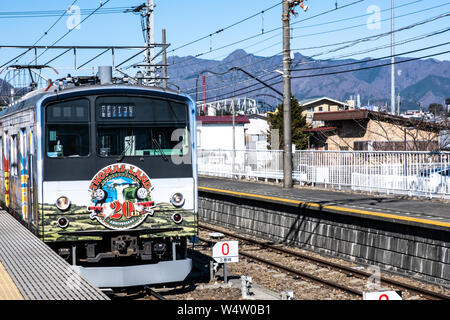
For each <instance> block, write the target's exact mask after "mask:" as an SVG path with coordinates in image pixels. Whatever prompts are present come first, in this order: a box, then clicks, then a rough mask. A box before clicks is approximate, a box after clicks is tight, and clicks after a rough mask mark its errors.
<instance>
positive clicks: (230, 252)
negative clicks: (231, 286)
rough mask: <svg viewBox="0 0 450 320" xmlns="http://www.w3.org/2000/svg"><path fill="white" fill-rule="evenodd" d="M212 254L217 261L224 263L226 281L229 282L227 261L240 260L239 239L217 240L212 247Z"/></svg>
mask: <svg viewBox="0 0 450 320" xmlns="http://www.w3.org/2000/svg"><path fill="white" fill-rule="evenodd" d="M212 251H213V252H212V253H213V254H212V255H213V258H214V260H215V261H216V262H219V263H223V277H224V282H225V283H228V273H227V263H229V262H239V245H238V241H221V242H217V243H216V244H215V245H214V246H213V248H212Z"/></svg>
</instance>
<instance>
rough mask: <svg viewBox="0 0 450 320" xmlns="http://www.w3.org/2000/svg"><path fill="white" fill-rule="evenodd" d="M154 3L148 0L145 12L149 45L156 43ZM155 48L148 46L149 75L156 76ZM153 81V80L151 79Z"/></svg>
mask: <svg viewBox="0 0 450 320" xmlns="http://www.w3.org/2000/svg"><path fill="white" fill-rule="evenodd" d="M154 7H155V5H154V3H153V0H147V10H146V12H145V15H146V17H147V46H150V44H152V43H154V39H155V31H154V30H155V28H154V19H153V17H154V15H153V11H154ZM154 50H155V49H154V48H148V49H147V64H148V65H147V74H146V76H147V77H150V78H154V77H155V69H154V67H152V66H151V64H152V60H153V57H154ZM150 81H152V80H150Z"/></svg>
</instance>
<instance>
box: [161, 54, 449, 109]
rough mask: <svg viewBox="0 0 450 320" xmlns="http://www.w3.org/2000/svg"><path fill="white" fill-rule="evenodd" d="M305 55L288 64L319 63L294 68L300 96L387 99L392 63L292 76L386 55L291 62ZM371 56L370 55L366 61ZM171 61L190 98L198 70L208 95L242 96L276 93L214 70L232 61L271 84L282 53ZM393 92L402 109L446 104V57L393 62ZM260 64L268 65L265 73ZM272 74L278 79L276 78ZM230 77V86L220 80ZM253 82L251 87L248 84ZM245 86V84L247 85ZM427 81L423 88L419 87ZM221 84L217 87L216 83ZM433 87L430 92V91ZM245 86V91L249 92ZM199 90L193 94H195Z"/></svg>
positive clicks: (198, 84) (197, 88) (172, 73)
mask: <svg viewBox="0 0 450 320" xmlns="http://www.w3.org/2000/svg"><path fill="white" fill-rule="evenodd" d="M300 59H305V56H303V55H302V54H300V53H295V55H294V60H293V61H294V63H293V64H292V67H291V69H300V68H302V69H303V68H304V69H310V68H311V67H313V68H323V69H322V70H320V69H319V70H304V71H293V72H292V74H291V76H292V77H293V78H292V80H291V86H292V93H293V95H294V96H295V97H296V98H298V99H307V98H311V97H316V96H328V97H330V98H334V99H337V100H341V101H344V100H347V99H349V98H350V96H355V95H357V94H359V95H360V97H361V104H362V105H365V104H367V103H370V104H379V105H385V104H387V105H389V104H390V82H391V81H390V66H384V67H380V68H373V69H367V70H359V71H352V72H346V73H338V74H335V75H328V76H319V77H318V76H314V77H305V78H297V79H296V78H295V76H311V75H314V74H318V73H319V74H320V73H329V72H330V73H331V72H335V71H348V70H352V69H357V68H361V67H371V66H376V65H379V64H387V63H390V59H384V60H377V61H370V59H372V58H370V57H365V58H364V59H361V60H359V59H343V60H311V59H310V60H309V61H301V64H299V65H298V66H295V61H298V60H300ZM406 59H409V58H407V57H401V58H396V61H399V60H400V61H401V60H406ZM368 60H369V61H368ZM169 62H170V63H172V62H174V64H173V65H171V66H169V68H168V75H169V77H170V80H169V82H170V83H173V84H175V85H177V86H179V87H180V88H181V89H182V91H187V93H188V94H190V95H191V96H193V98H194V99H197V100H201V99H202V80H201V77H200V75H206V82H207V83H206V90H207V101H214V100H216V99H217V100H220V99H223V98H225V97H229V96H232V95H235V94H239V93H242V95H243V96H247V97H249V96H252V95H253V96H256V94H262V96H261V97H264V95H266V97H267V95H269V96H270V95H275V96H276V95H277V94H276V93H274V91H273V90H270V89H269V88H263V89H261V90H259V91H257V92H256V91H253V92H248V91H252V90H253V89H255V88H258V87H262V85H260V84H258V85H254V86H251V85H253V84H256V83H257V82H256V81H255V80H249V81H245V80H248V79H250V78H249V77H248V76H246V75H245V74H243V73H242V72H236V71H233V72H229V73H227V74H225V75H223V76H217V75H216V76H213V74H212V73H208V72H205V71H206V70H210V71H213V72H214V73H223V72H225V71H227V70H228V69H230V68H231V67H240V68H242V69H244V70H245V71H247V72H249V73H250V74H252V75H254V76H256V77H258V78H259V79H260V80H263V81H266V82H267V83H269V84H271V85H272V84H273V83H274V82H280V81H281V75H279V74H278V76H279V77H278V78H275V76H277V73H275V72H270V71H271V70H275V69H279V70H281V65H282V55H281V54H280V55H276V56H272V57H262V56H256V55H254V54H251V53H247V52H245V50H243V49H237V50H235V51H233V52H232V53H230V54H229V55H228V56H226V57H225V58H223V59H222V60H209V59H199V58H196V57H192V56H190V57H179V56H175V57H170V60H169ZM352 62H361V64H352V65H349V66H342V67H332V66H333V65H337V64H345V63H352ZM395 69H396V92H400V95H401V101H402V106H401V108H402V109H403V110H405V109H418V106H419V105H421V106H423V107H425V108H427V107H428V105H429V104H431V103H441V104H444V102H445V99H446V98H449V97H450V85H448V83H450V61H446V60H444V61H439V60H436V59H433V58H430V59H424V60H415V61H409V62H405V63H400V64H397V65H396V68H395ZM260 70H266V71H265V73H264V74H261V73H260ZM275 79H276V80H275ZM226 83H230V84H232V85H231V86H228V87H227V86H226V85H224V84H226ZM249 86H251V87H249ZM246 87H248V88H247V89H245V88H246ZM273 87H274V88H275V89H277V90H278V91H282V84H281V83H280V84H273ZM424 87H426V89H427V90H419V92H420V93H421V94H418V92H417V91H418V89H419V88H424ZM217 88H219V89H217ZM430 91H431V94H430ZM247 92H248V93H247ZM196 96H197V98H196ZM272 100H273V101H272V102H273V103H279V102H278V99H272Z"/></svg>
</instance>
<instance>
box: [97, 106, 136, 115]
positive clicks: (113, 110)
mask: <svg viewBox="0 0 450 320" xmlns="http://www.w3.org/2000/svg"><path fill="white" fill-rule="evenodd" d="M100 118H101V119H131V118H134V105H132V104H123V103H122V104H117V103H116V104H102V105H100Z"/></svg>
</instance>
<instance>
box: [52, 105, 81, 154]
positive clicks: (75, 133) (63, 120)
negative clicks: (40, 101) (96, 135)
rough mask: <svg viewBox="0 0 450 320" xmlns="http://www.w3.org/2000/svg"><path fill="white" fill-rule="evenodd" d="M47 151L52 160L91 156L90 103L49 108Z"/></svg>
mask: <svg viewBox="0 0 450 320" xmlns="http://www.w3.org/2000/svg"><path fill="white" fill-rule="evenodd" d="M46 141H47V143H46V151H47V156H48V157H50V158H69V157H83V156H88V155H89V101H88V100H86V99H79V100H72V101H67V102H62V103H61V102H60V103H56V104H53V105H49V106H48V107H47V130H46Z"/></svg>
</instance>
